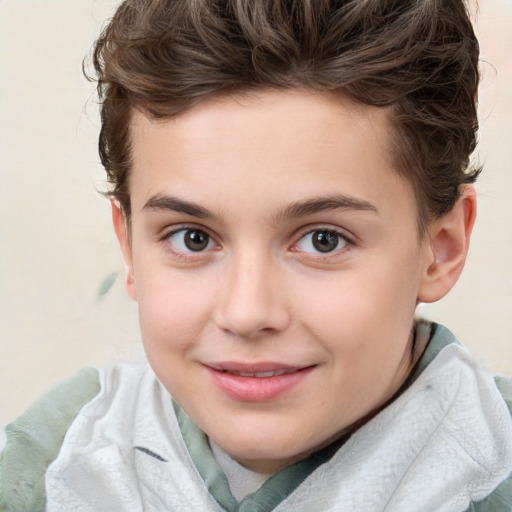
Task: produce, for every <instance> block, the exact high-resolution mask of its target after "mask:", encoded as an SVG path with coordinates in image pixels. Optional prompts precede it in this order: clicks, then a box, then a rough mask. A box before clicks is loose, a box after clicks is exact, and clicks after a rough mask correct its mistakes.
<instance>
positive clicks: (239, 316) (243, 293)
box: [216, 255, 290, 339]
mask: <svg viewBox="0 0 512 512" xmlns="http://www.w3.org/2000/svg"><path fill="white" fill-rule="evenodd" d="M280 276H281V277H282V270H281V269H279V265H278V263H276V262H274V263H273V262H272V261H270V258H266V257H263V256H260V257H258V256H257V255H251V256H248V257H240V258H237V259H236V260H235V261H233V262H232V263H231V264H230V265H229V269H227V270H226V272H224V273H223V276H222V277H221V279H222V284H221V285H220V290H221V292H220V293H219V297H218V302H217V308H216V323H217V325H218V327H219V328H221V329H222V330H223V331H225V332H229V333H230V334H232V335H235V336H236V337H239V338H245V339H252V338H256V337H258V336H261V335H264V334H271V333H277V332H281V331H283V330H285V329H286V327H287V326H288V324H289V322H290V314H289V310H288V308H287V305H286V299H285V293H284V292H285V290H284V289H283V287H282V285H283V282H282V279H280Z"/></svg>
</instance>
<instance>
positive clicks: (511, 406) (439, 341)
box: [414, 322, 512, 512]
mask: <svg viewBox="0 0 512 512" xmlns="http://www.w3.org/2000/svg"><path fill="white" fill-rule="evenodd" d="M420 326H421V327H422V328H423V329H430V341H429V344H428V346H427V349H426V350H425V352H424V354H423V357H422V359H421V361H420V363H419V365H418V367H417V369H416V371H415V375H414V378H417V376H418V375H419V374H420V373H421V372H422V371H423V370H424V369H425V368H426V367H427V366H429V365H430V363H431V362H432V361H433V360H434V359H435V358H436V357H437V356H438V355H439V353H440V352H441V351H442V350H443V349H444V348H445V347H447V346H449V345H451V344H454V343H455V344H459V341H458V340H457V338H456V337H455V336H454V335H453V334H452V333H451V332H450V331H449V330H448V329H447V328H446V327H444V326H442V325H439V324H435V323H429V322H422V323H421V324H420ZM494 382H495V383H496V387H497V388H498V390H499V392H500V394H501V396H502V397H503V401H504V402H505V404H506V405H507V408H508V410H509V412H510V416H511V418H512V377H502V376H496V377H494ZM465 512H512V474H510V475H509V476H508V477H507V478H506V479H505V480H504V481H503V482H502V483H501V484H500V485H499V486H498V487H497V488H496V489H495V490H494V491H493V492H492V493H491V494H490V495H489V496H488V497H487V498H485V499H484V500H482V501H479V502H475V503H472V504H471V505H470V507H469V508H468V509H467V510H466V511H465Z"/></svg>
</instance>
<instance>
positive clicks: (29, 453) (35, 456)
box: [0, 367, 101, 512]
mask: <svg viewBox="0 0 512 512" xmlns="http://www.w3.org/2000/svg"><path fill="white" fill-rule="evenodd" d="M100 388H101V386H100V374H99V371H98V370H97V369H95V368H92V367H87V368H83V369H82V370H80V371H79V372H78V373H77V374H75V375H73V376H72V377H69V378H68V379H66V380H64V381H63V382H61V383H59V384H57V385H56V386H54V387H53V388H52V389H51V390H50V391H48V392H47V393H46V394H45V395H43V396H42V397H41V398H40V399H39V400H37V402H35V403H34V404H33V405H32V406H31V407H30V408H29V409H28V410H27V411H26V412H25V413H24V414H23V415H21V416H20V417H19V418H18V419H17V420H15V421H14V422H12V423H11V424H9V425H8V426H7V428H6V435H7V443H6V445H5V448H4V450H3V452H2V454H1V456H0V511H2V512H10V511H16V512H24V511H30V512H38V511H42V510H44V508H45V488H44V477H45V473H46V469H47V468H48V466H49V465H50V464H51V462H53V460H55V458H56V457H57V455H58V454H59V451H60V449H61V446H62V443H63V441H64V437H65V435H66V432H67V430H68V428H69V427H70V425H71V424H72V423H73V421H74V420H75V418H76V416H77V415H78V413H79V411H80V409H81V408H82V407H83V406H84V405H85V404H87V403H88V402H90V401H91V400H92V399H93V398H95V397H96V396H97V395H98V393H99V392H100Z"/></svg>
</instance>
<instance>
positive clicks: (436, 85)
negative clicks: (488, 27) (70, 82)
mask: <svg viewBox="0 0 512 512" xmlns="http://www.w3.org/2000/svg"><path fill="white" fill-rule="evenodd" d="M478 55H479V46H478V42H477V39H476V37H475V34H474V31H473V27H472V25H471V22H470V19H469V16H468V12H467V8H466V5H465V4H464V0H126V1H124V2H123V3H122V4H121V6H120V7H119V8H118V10H117V11H116V13H115V15H114V17H113V19H112V20H111V21H110V23H109V24H108V25H107V26H106V28H105V29H104V30H103V32H102V34H101V36H100V37H99V39H98V40H97V42H96V44H95V47H94V51H93V62H94V67H95V71H96V74H97V90H98V94H99V98H100V102H101V121H102V129H101V133H100V139H99V151H100V157H101V161H102V163H103V165H104V167H105V169H106V172H107V176H108V180H109V183H110V184H111V192H110V194H111V195H112V196H113V197H115V198H117V199H118V200H119V202H120V204H121V206H122V208H123V210H124V211H125V214H126V215H127V216H129V215H130V195H129V190H128V176H129V173H130V167H131V155H130V131H129V127H130V118H131V114H132V112H133V109H138V110H141V111H143V112H144V113H145V114H146V115H148V116H150V117H151V118H170V117H173V116H176V115H179V114H180V113H182V112H184V111H186V110H187V109H190V108H191V107H192V106H193V105H194V104H196V103H198V102H200V101H202V100H203V99H206V98H211V97H212V96H214V95H219V94H238V93H242V92H244V91H247V90H251V89H264V88H269V89H280V90H286V89H297V88H300V89H309V90H314V91H330V92H337V91H339V92H342V93H344V94H349V95H350V96H351V97H352V98H354V99H356V100H357V101H360V102H362V103H364V104H367V105H373V106H378V107H388V108H389V110H390V121H391V126H392V130H391V132H392V133H391V147H392V151H393V157H394V163H395V166H396V169H397V172H399V173H400V174H401V175H402V176H404V177H405V178H406V179H408V180H409V181H410V183H411V184H412V187H413V190H414V193H415V196H416V200H417V203H418V218H419V225H420V230H422V229H423V228H424V227H425V226H426V225H427V223H428V222H429V221H430V220H434V219H436V218H439V217H441V216H443V215H444V214H445V213H447V212H448V211H450V209H451V208H452V207H453V205H454V203H455V202H456V200H457V198H458V197H459V195H460V191H461V185H462V184H465V183H471V182H473V181H474V180H475V179H476V177H477V175H478V173H479V171H480V169H478V168H470V164H469V156H470V154H471V152H472V151H473V149H474V148H475V145H476V132H477V129H478V121H477V114H476V96H477V89H478V81H479V73H478Z"/></svg>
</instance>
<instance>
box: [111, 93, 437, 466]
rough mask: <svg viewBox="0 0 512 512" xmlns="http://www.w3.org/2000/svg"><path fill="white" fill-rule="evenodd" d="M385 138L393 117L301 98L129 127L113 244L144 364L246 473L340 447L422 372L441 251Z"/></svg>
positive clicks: (281, 96)
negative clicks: (122, 216) (417, 360)
mask: <svg viewBox="0 0 512 512" xmlns="http://www.w3.org/2000/svg"><path fill="white" fill-rule="evenodd" d="M389 130H390V125H389V121H388V113H387V112H386V111H385V110H384V109H377V108H373V107H367V106H362V105H356V104H354V103H353V102H352V101H351V100H350V99H347V98H343V97H341V98H340V97H339V96H336V97H334V96H330V95H326V94H319V93H309V92H298V91H295V92H289V91H288V92H268V91H267V92H259V93H255V94H253V95H251V96H249V97H243V98H242V97H237V98H228V99H222V100H216V101H213V100H212V101H210V102H205V103H202V104H200V105H198V106H196V107H194V108H193V109H192V110H190V111H189V112H187V113H186V114H184V115H182V116H180V117H178V118H176V119H172V120H164V121H150V120H148V119H147V118H146V117H145V116H143V115H142V114H135V115H134V118H133V125H132V137H133V155H134V160H133V171H132V174H131V176H130V181H129V187H130V193H131V205H132V216H131V220H130V230H131V234H130V238H129V239H128V238H127V235H126V233H125V232H123V229H122V227H120V224H121V223H120V222H119V220H118V235H119V237H120V240H121V245H122V247H123V249H124V256H125V260H126V263H127V269H128V270H127V272H128V277H127V283H128V284H127V286H128V291H129V293H130V294H131V296H132V297H133V298H134V299H136V300H137V301H138V305H139V313H140V324H141V330H142V337H143V340H144V346H145V350H146V352H147V356H148V358H149V361H150V363H151V365H152V367H153V369H154V371H155V373H156V375H157V376H158V377H159V379H160V380H161V382H162V383H163V384H164V385H165V387H166V388H167V390H168V391H169V393H170V394H171V395H172V396H173V397H174V398H175V399H176V400H177V402H178V403H179V404H180V405H181V406H182V407H183V408H184V409H185V410H186V412H187V413H188V414H189V415H190V417H191V418H192V419H193V420H194V421H195V422H196V423H197V424H198V425H199V426H200V427H201V428H202V429H203V430H204V431H205V432H206V433H207V434H208V435H209V436H210V437H211V438H212V439H213V440H215V441H216V442H217V443H218V444H219V445H221V446H222V447H223V448H224V449H225V450H227V451H228V452H230V453H231V454H232V455H233V456H234V457H235V458H236V459H238V460H239V461H240V462H241V463H242V464H244V465H245V466H246V467H248V468H250V469H253V470H256V471H262V472H267V473H269V472H273V471H276V470H277V469H279V468H280V467H283V466H285V465H287V464H289V463H290V462H293V461H295V460H298V459H300V458H302V457H305V456H306V455H308V454H309V453H311V452H312V451H314V450H316V449H318V448H320V447H322V446H324V445H325V444H327V443H328V442H330V441H331V440H333V439H335V438H337V437H339V436H340V435H341V434H343V433H344V432H347V431H348V430H350V429H351V428H353V427H354V425H357V424H358V423H359V422H361V421H362V420H364V419H365V418H368V417H370V416H371V415H372V414H374V413H375V412H376V411H378V410H379V408H380V407H382V406H383V404H385V403H386V401H388V400H389V399H390V397H392V395H393V394H394V393H395V392H396V391H397V390H398V389H399V387H400V385H401V384H402V383H403V381H404V379H405V378H406V377H407V375H408V372H409V371H410V367H411V351H412V337H411V332H412V324H413V315H414V310H415V306H416V302H417V299H418V296H419V294H420V290H421V287H422V286H424V283H423V276H424V274H425V269H426V267H427V266H428V265H429V264H430V259H431V251H430V244H429V243H427V242H426V241H425V240H422V239H420V237H419V235H418V229H417V226H418V224H417V215H416V211H417V207H416V203H415V199H414V196H413V192H412V189H411V186H410V185H409V184H408V183H407V182H406V181H404V180H403V179H402V178H401V177H400V176H399V175H398V173H397V172H396V170H395V169H394V168H393V163H392V161H391V157H390V150H389V148H388V133H389ZM118 215H119V214H118Z"/></svg>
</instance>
